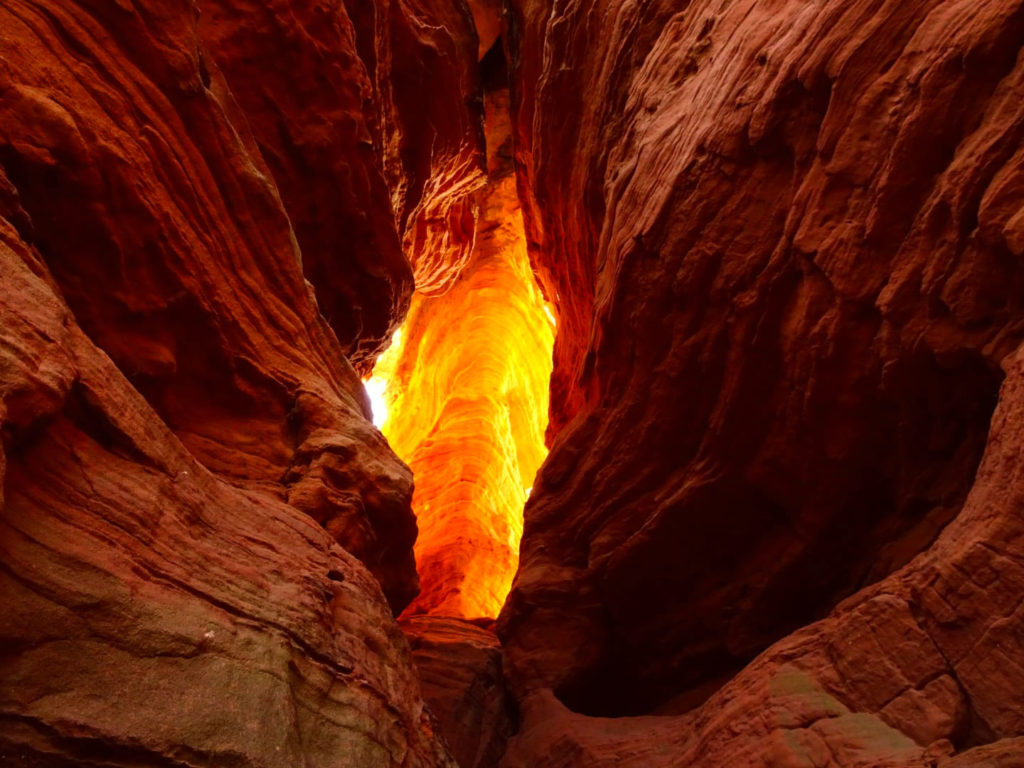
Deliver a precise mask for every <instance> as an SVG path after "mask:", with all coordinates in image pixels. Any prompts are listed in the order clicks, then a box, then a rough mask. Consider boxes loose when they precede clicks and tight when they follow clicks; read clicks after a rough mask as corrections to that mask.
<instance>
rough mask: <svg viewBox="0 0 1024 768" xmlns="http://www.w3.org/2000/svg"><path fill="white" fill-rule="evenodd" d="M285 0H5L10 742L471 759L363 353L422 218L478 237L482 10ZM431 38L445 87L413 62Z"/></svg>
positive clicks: (24, 761) (1, 606) (3, 352)
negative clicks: (423, 132) (408, 632)
mask: <svg viewBox="0 0 1024 768" xmlns="http://www.w3.org/2000/svg"><path fill="white" fill-rule="evenodd" d="M435 5H436V7H434V6H435ZM376 7H377V8H378V9H379V8H383V6H382V5H381V4H376ZM318 9H319V10H318ZM266 10H267V8H264V7H263V6H261V7H260V8H256V7H255V6H252V7H250V6H248V5H246V4H244V3H236V4H231V3H227V2H224V3H220V2H214V1H213V0H211V2H209V3H206V2H203V3H200V4H198V5H197V4H196V3H193V2H186V1H185V0H180V1H179V0H135V1H134V2H117V3H107V2H94V1H93V0H76V1H75V2H50V1H49V0H16V1H15V2H8V3H5V4H3V6H2V8H0V216H2V221H3V223H2V228H0V254H2V256H3V267H2V270H3V272H2V275H3V276H2V285H3V288H4V290H3V291H2V292H0V311H2V313H3V317H2V323H0V334H2V339H3V343H2V344H0V425H2V434H3V444H2V445H3V456H4V461H2V462H0V479H2V489H3V496H2V504H0V548H2V550H3V554H2V557H0V590H2V592H3V595H4V597H3V599H2V600H0V756H2V757H0V762H3V763H4V764H14V765H26V766H27V765H31V766H50V765H53V766H57V765H68V764H75V765H100V764H102V765H104V766H108V765H140V764H144V765H225V764H245V765H254V766H256V765H265V766H271V765H286V764H287V765H291V764H299V763H302V764H307V765H331V766H337V765H352V766H383V765H395V766H398V765H403V766H411V765H419V766H435V765H451V762H450V758H449V757H448V756H447V754H446V752H445V750H444V748H443V747H442V746H441V744H440V742H439V740H438V739H437V738H436V736H435V734H434V731H433V728H434V726H433V723H432V721H431V719H430V718H429V716H428V715H427V714H426V712H425V710H424V707H423V704H422V701H421V699H420V697H419V689H418V684H417V682H416V679H415V675H414V673H413V670H412V666H411V661H410V657H409V654H408V651H407V647H406V645H405V641H404V639H403V637H402V635H401V633H400V631H399V630H398V628H397V625H396V624H395V623H394V622H393V620H392V619H391V618H390V613H391V611H392V610H400V609H401V608H402V607H403V606H404V605H405V604H407V603H408V602H409V600H410V599H411V598H412V597H413V595H414V594H415V593H416V591H417V588H418V587H417V576H416V572H415V568H414V561H413V555H412V543H413V540H414V538H415V533H416V529H415V520H414V518H413V516H412V512H411V509H410V497H411V492H412V478H411V474H410V473H409V470H408V468H407V467H405V466H404V465H403V464H402V463H401V462H400V461H399V460H398V459H397V457H395V455H394V454H393V453H392V452H391V450H390V449H389V447H388V446H387V443H386V441H385V440H384V439H383V437H382V436H381V435H380V433H379V432H378V431H377V430H376V429H375V428H374V427H373V426H372V425H371V424H370V423H369V421H368V418H367V417H368V416H369V406H368V401H367V399H366V395H365V392H364V391H363V388H362V386H361V383H360V381H359V377H358V376H357V374H356V372H355V371H354V370H353V367H352V365H351V364H350V363H349V362H348V360H346V357H345V352H346V351H347V352H349V353H351V354H352V355H353V357H354V359H355V360H356V361H357V362H358V361H359V359H360V355H363V354H368V350H372V349H373V348H374V346H375V345H376V344H377V343H378V341H379V339H380V338H384V337H386V336H387V331H388V329H390V328H391V327H393V326H394V325H395V324H396V323H397V322H398V321H400V319H401V317H400V314H401V308H402V307H404V306H405V304H406V303H407V302H408V294H409V291H410V290H411V282H412V280H411V275H412V273H413V271H414V270H413V268H411V267H410V266H409V265H407V264H406V265H403V264H401V263H399V262H400V258H399V257H400V256H401V253H400V251H399V250H398V245H397V244H398V243H399V242H402V241H406V242H408V240H409V237H410V234H409V233H412V232H416V233H419V234H417V235H416V237H415V238H414V239H416V240H417V242H424V243H426V242H428V241H434V240H436V239H437V238H438V237H442V235H441V234H431V233H432V232H435V230H436V229H437V227H440V226H443V228H444V232H443V237H444V238H449V239H451V243H452V249H453V250H452V253H454V254H462V253H464V252H465V253H468V250H469V248H470V242H468V241H467V242H464V243H461V244H460V245H456V240H457V239H458V238H459V237H461V234H460V231H459V230H456V229H453V228H452V227H449V226H447V225H442V224H441V219H442V218H444V217H445V216H447V213H445V212H448V211H450V212H452V215H453V216H456V218H458V219H459V220H462V219H463V218H465V216H469V218H470V219H472V209H473V206H474V205H475V201H473V200H469V201H468V202H467V199H466V198H467V195H466V194H463V192H464V191H465V190H466V189H471V188H472V187H473V186H474V185H475V184H477V183H478V181H479V179H480V178H481V171H480V167H481V166H482V154H481V153H480V151H479V149H480V146H481V142H480V137H479V135H478V129H477V128H476V125H477V123H478V120H479V104H476V105H474V104H473V103H471V102H472V98H467V97H466V94H468V93H470V92H476V90H475V85H474V82H475V81H474V80H473V78H474V77H475V74H474V70H473V61H474V58H475V37H474V36H473V34H472V27H471V22H470V16H469V14H468V12H466V11H465V10H461V11H457V12H453V11H452V10H451V7H450V5H449V4H444V3H435V4H433V5H432V4H430V3H419V4H415V3H406V4H399V3H396V4H394V5H392V6H389V7H388V12H387V17H386V23H385V19H383V18H380V19H374V20H373V21H374V24H375V25H376V26H372V25H371V26H363V21H364V20H362V19H360V20H353V19H349V20H347V21H346V17H345V13H344V10H343V9H342V8H341V7H340V6H332V7H331V8H327V7H326V6H324V5H323V4H319V5H317V8H313V7H312V6H309V7H307V6H306V5H303V4H289V3H276V4H272V8H271V10H273V14H271V17H268V16H267V14H266V13H265V11H266ZM362 10H365V8H363V9H362ZM320 12H323V13H325V14H326V16H323V15H320V16H317V14H318V13H320ZM250 13H251V14H252V16H251V17H250V15H249V14H250ZM453 13H454V14H455V15H454V16H453ZM250 22H252V23H257V24H260V25H261V26H259V31H260V32H261V34H258V35H257V34H255V32H254V29H253V27H251V26H249V24H250ZM350 22H351V23H350ZM460 25H461V26H460ZM385 27H387V29H389V30H391V31H390V33H388V34H390V35H392V37H390V38H388V37H387V35H386V34H385V32H384V31H383V30H384V28H385ZM395 30H404V31H403V32H402V34H403V35H404V37H403V38H402V41H401V44H397V43H395V42H394V35H397V34H399V33H398V32H396V31H395ZM385 38H387V39H388V40H391V42H390V43H387V44H385V42H380V41H382V40H384V39H385ZM374 41H378V42H374ZM364 42H365V43H366V47H365V48H364V46H363V43H364ZM414 43H415V44H414ZM207 44H209V47H207ZM261 46H266V48H265V49H262V50H261ZM211 51H215V54H214V53H211ZM427 54H430V55H438V56H441V57H442V58H443V59H444V60H445V62H446V66H447V68H446V69H443V71H441V72H439V73H436V76H437V77H439V78H440V79H439V80H438V81H437V86H438V93H439V94H443V96H441V97H439V99H440V101H442V102H443V103H442V104H441V105H440V106H438V105H435V104H433V102H431V101H430V97H429V93H424V92H423V90H422V88H420V87H419V86H418V84H417V82H414V81H407V80H403V79H402V78H399V77H398V76H397V74H396V73H397V72H399V71H418V70H419V68H420V66H421V57H422V56H423V55H427ZM406 56H408V57H409V59H405V58H404V57H406ZM218 62H221V63H223V64H224V66H225V69H226V71H227V73H228V79H226V78H225V77H224V75H222V72H221V70H220V68H219V66H218ZM275 66H276V67H277V68H278V70H277V71H276V72H272V71H271V70H272V69H273V68H274V67H275ZM285 71H288V72H290V73H291V75H292V76H293V78H292V79H287V78H286V77H283V76H282V73H283V72H285ZM261 72H262V73H263V75H264V76H263V77H262V81H261V82H255V80H256V79H259V78H257V77H256V76H257V75H258V74H259V73H261ZM303 73H307V74H311V76H312V73H316V82H317V84H319V85H322V86H323V87H314V84H313V83H308V82H302V83H300V84H299V85H298V86H296V85H295V83H296V81H295V79H294V78H295V76H297V75H301V74H303ZM298 79H299V80H302V78H301V77H299V78H298ZM383 82H387V83H388V84H389V85H388V93H387V97H386V98H385V96H384V94H383V91H382V90H381V89H380V88H379V87H377V86H375V85H374V84H375V83H383ZM331 84H335V85H338V84H341V85H343V86H344V87H341V88H340V89H339V90H338V91H336V92H333V93H332V92H331V87H332V86H331ZM236 87H237V89H238V90H237V94H236V91H235V88H236ZM424 105H428V106H429V109H427V111H426V113H424V109H425V107H424ZM406 112H408V114H409V115H410V116H409V117H403V116H402V114H405V113H406ZM399 113H402V114H399ZM442 113H443V114H444V115H445V120H443V121H439V122H437V123H430V121H431V120H432V119H434V117H436V116H437V115H439V114H442ZM317 114H318V115H319V117H320V119H319V120H314V119H312V117H311V116H312V115H317ZM405 120H418V121H422V123H423V125H424V126H425V125H427V124H428V123H429V124H430V125H431V127H432V130H433V133H432V134H430V135H431V137H432V138H431V140H430V143H429V145H425V146H420V145H416V146H414V147H411V148H409V149H403V141H399V140H398V138H396V136H397V134H403V131H405V130H407V129H408V127H407V126H406V124H405V123H404V122H403V121H405ZM387 126H392V127H387ZM403 126H404V127H403ZM402 138H403V140H404V141H405V142H406V143H408V141H410V137H409V136H408V134H403V135H402ZM278 182H280V186H278ZM413 188H415V189H413ZM327 189H330V190H331V194H325V195H324V197H323V198H321V199H317V197H316V196H317V195H318V194H320V193H321V192H323V190H327ZM448 191H450V192H451V198H450V199H449V198H448V197H446V195H447V194H448ZM468 197H469V198H471V197H472V196H471V195H469V196H468ZM321 203H322V207H320V204H321ZM456 212H458V213H456ZM293 224H294V228H293ZM338 240H344V242H336V241H338ZM300 245H301V246H302V250H300V247H299V246H300ZM434 256H436V253H431V254H430V257H431V258H433V257H434ZM445 258H448V257H445ZM459 259H464V256H460V255H453V256H451V261H452V262H453V263H454V262H458V261H459ZM413 261H416V259H415V258H413ZM304 268H305V270H306V271H304ZM307 277H308V278H309V279H311V280H313V281H314V282H315V285H311V284H310V283H309V282H307ZM342 284H344V289H342V288H340V287H339V286H340V285H342ZM364 288H366V290H367V291H368V293H367V294H363V293H361V291H363V289H364ZM314 291H316V293H317V294H319V296H320V299H321V301H320V303H318V300H317V296H316V295H315V294H314ZM353 297H356V298H360V297H361V298H362V299H365V300H366V303H365V304H360V303H359V302H358V301H355V300H354V299H353ZM332 307H334V308H336V309H337V310H338V311H337V312H335V313H333V316H331V317H330V318H329V319H330V321H331V323H329V322H328V321H327V320H326V319H325V317H324V315H322V314H321V309H323V310H324V312H325V314H327V315H331V314H332V312H331V308H332ZM346 313H347V314H346ZM343 314H344V315H345V317H344V318H343V317H342V315H343ZM332 326H333V327H332ZM346 329H348V330H346ZM335 330H337V331H338V334H340V335H341V336H342V340H341V342H339V339H338V334H336V333H335ZM339 545H340V546H339ZM343 548H344V549H343ZM356 558H358V559H356ZM359 560H362V561H363V564H365V566H366V567H368V568H369V569H370V570H369V571H367V570H366V567H364V565H363V564H361V563H360V562H359ZM371 572H372V575H371ZM381 588H383V593H382V592H381ZM385 596H386V597H387V599H388V600H389V601H390V606H389V605H388V603H387V602H385Z"/></svg>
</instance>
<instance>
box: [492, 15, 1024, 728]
mask: <svg viewBox="0 0 1024 768" xmlns="http://www.w3.org/2000/svg"><path fill="white" fill-rule="evenodd" d="M513 6H514V9H515V14H514V24H513V32H514V36H513V41H512V45H511V48H510V50H511V55H512V58H513V60H514V61H515V62H516V68H515V71H514V76H513V83H514V89H515V91H516V93H517V99H516V101H515V104H514V112H515V115H516V117H515V135H516V141H517V160H518V163H519V167H520V169H521V177H520V181H521V185H520V188H521V193H522V196H523V200H524V209H525V212H526V225H527V231H528V239H529V241H530V242H531V244H532V245H533V257H534V259H535V263H536V265H537V268H538V270H539V271H540V272H541V273H542V276H543V278H544V280H545V282H546V284H547V285H548V293H549V295H552V296H554V297H556V298H557V300H558V305H559V313H560V325H559V334H558V339H557V340H556V344H555V373H554V381H553V384H552V429H553V430H554V434H556V437H555V440H554V443H553V446H552V451H551V455H550V456H549V458H548V460H547V461H546V463H545V465H544V468H543V469H542V470H541V472H540V474H539V475H538V481H537V484H536V486H535V488H534V492H533V495H532V497H531V499H530V502H529V503H528V505H527V511H526V527H525V532H524V538H523V548H522V553H521V557H522V561H521V567H520V571H519V574H518V576H517V580H516V585H515V587H514V589H513V592H512V594H511V596H510V600H509V603H508V604H507V606H506V609H505V612H504V614H503V617H502V622H501V625H500V634H501V635H502V636H503V637H504V638H505V640H506V643H507V649H508V655H509V659H510V660H511V662H512V668H513V669H514V670H515V678H516V680H517V681H518V682H519V684H520V685H521V687H522V689H523V690H532V689H541V688H551V689H554V690H555V691H556V692H557V694H558V696H559V697H560V698H561V700H562V701H563V702H564V703H566V704H567V705H568V706H569V707H570V708H571V709H575V710H577V711H579V712H582V713H585V714H593V715H623V714H639V713H644V712H650V711H652V710H654V709H656V708H658V707H660V706H671V705H672V704H671V702H673V700H676V699H679V698H680V697H682V700H685V701H689V702H690V704H691V705H692V704H693V703H699V701H700V700H701V699H702V698H703V697H705V696H706V695H707V694H708V693H709V692H710V691H713V690H714V689H715V687H716V686H718V685H720V684H721V682H722V680H723V679H727V678H728V677H729V676H730V675H731V674H733V673H735V672H736V671H738V670H739V669H740V668H741V667H742V666H743V665H744V664H745V663H746V662H747V661H749V660H750V659H751V658H753V657H754V656H755V655H756V654H757V653H759V652H760V651H761V650H762V649H764V648H765V647H766V646H767V645H769V644H770V643H771V642H773V641H775V640H777V639H778V638H780V637H782V636H783V635H785V634H786V633H788V632H790V631H792V630H793V629H795V628H797V627H799V626H801V625H803V624H805V623H807V622H809V621H810V620H813V619H815V618H818V617H820V616H822V615H824V613H826V612H827V611H828V610H829V609H830V608H831V607H832V606H834V605H835V604H836V603H837V602H838V601H839V600H840V599H842V598H843V597H845V596H847V595H849V594H851V593H853V592H855V591H856V590H857V589H859V588H860V587H863V586H864V585H866V584H871V583H874V582H877V581H878V580H880V579H882V578H884V577H885V576H886V575H887V574H889V573H892V572H893V571H894V570H896V569H898V568H900V567H901V566H903V565H904V564H906V563H907V562H908V561H909V560H910V559H911V558H913V557H914V556H915V555H916V554H917V553H919V552H921V551H923V550H926V549H927V548H928V547H929V545H930V544H931V543H932V541H933V540H934V539H935V537H936V535H937V534H938V533H939V532H940V531H941V530H942V529H943V527H944V526H945V525H947V524H948V523H949V522H950V521H951V520H953V519H955V518H956V516H957V515H958V514H959V513H960V510H961V508H962V506H963V503H964V499H965V497H966V495H967V493H968V490H969V489H970V488H971V484H972V481H973V478H974V473H975V470H976V468H977V466H978V462H979V460H980V457H981V455H982V451H983V450H984V447H985V445H986V440H987V435H988V429H989V421H990V417H991V414H992V410H993V407H994V405H995V403H996V400H997V392H998V388H999V385H1000V381H1001V379H1002V376H1003V373H1002V371H1001V365H1003V364H1004V363H1005V362H1006V361H1007V360H1008V359H1009V357H1008V356H1009V355H1011V354H1012V353H1013V352H1014V350H1015V349H1016V347H1017V345H1018V344H1019V343H1020V340H1021V330H1022V328H1024V322H1022V321H1024V313H1022V311H1021V310H1022V307H1021V296H1022V295H1024V294H1022V293H1021V282H1022V279H1024V272H1022V271H1021V270H1020V269H1019V263H1018V262H1019V257H1020V255H1021V216H1020V210H1021V200H1022V195H1021V178H1022V176H1021V174H1022V167H1024V160H1022V156H1021V151H1020V146H1021V136H1022V131H1024V112H1022V110H1021V104H1022V100H1021V98H1020V97H1021V89H1022V84H1024V80H1022V78H1024V67H1022V65H1021V63H1020V60H1019V53H1020V50H1021V46H1022V44H1024V5H1022V4H1021V3H1020V2H1018V1H1017V0H1000V1H997V2H991V3H986V4H985V5H984V6H983V7H981V6H978V5H977V4H976V3H970V2H966V1H965V0H920V1H919V2H912V3H890V2H883V1H882V0H860V1H858V2H852V3H851V2H824V3H817V4H812V5H808V4H806V3H802V2H779V3H760V2H753V0H750V1H747V0H728V1H726V2H719V1H714V2H713V1H711V0H708V1H706V2H705V1H703V0H699V1H696V2H690V3H687V4H685V7H682V8H681V7H680V6H679V4H678V3H675V2H652V3H622V2H617V1H614V2H613V1H612V0H609V1H608V2H597V3H592V4H587V5H584V4H555V3H551V2H543V1H542V0H519V1H518V2H515V3H513ZM598 39H599V40H602V41H604V44H602V45H600V46H595V45H592V44H591V41H593V40H598ZM1009 503H1010V499H1009V497H1007V499H1006V504H1007V505H1009ZM1003 512H1004V513H1005V514H1011V511H1010V507H1009V506H1004V508H1003ZM992 557H993V558H995V557H996V555H995V554H993V555H992ZM921 586H922V587H924V584H921ZM996 588H997V589H1001V588H1000V587H996ZM1016 647H1017V648H1019V644H1018V645H1017V646H1016Z"/></svg>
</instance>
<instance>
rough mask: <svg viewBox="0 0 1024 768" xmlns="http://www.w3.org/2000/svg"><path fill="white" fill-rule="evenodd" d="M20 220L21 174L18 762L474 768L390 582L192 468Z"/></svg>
mask: <svg viewBox="0 0 1024 768" xmlns="http://www.w3.org/2000/svg"><path fill="white" fill-rule="evenodd" d="M4 28H5V29H9V28H8V27H4ZM14 201H15V194H14V190H13V187H11V186H10V185H9V184H8V183H7V179H6V178H5V177H4V176H3V175H2V174H0V278H2V283H3V286H4V290H3V291H2V292H0V427H2V434H3V444H2V445H3V452H2V453H0V455H2V456H4V457H5V461H0V481H2V485H0V487H2V489H3V495H2V497H0V763H2V764H3V765H5V766H7V765H10V766H31V767H32V768H49V767H50V766H53V767H55V768H56V767H57V766H69V765H74V766H100V765H102V766H140V765H153V766H158V765H159V766H185V765H189V766H199V765H203V766H214V765H216V766H222V765H247V766H250V765H251V766H283V765H299V764H301V765H309V766H353V767H355V766H359V767H360V768H362V767H365V768H369V767H370V766H374V767H376V766H411V765H417V766H441V765H443V766H453V765H454V764H453V763H452V762H451V761H450V759H449V758H448V757H447V756H446V754H445V752H444V750H443V747H441V746H440V744H439V743H438V742H437V740H436V739H435V738H434V735H433V732H432V725H431V721H430V719H429V718H428V716H427V715H426V714H425V711H424V709H423V705H422V702H421V700H420V698H419V693H418V685H417V683H416V680H415V677H414V674H413V672H412V667H411V664H410V659H409V655H408V650H407V646H406V644H405V642H404V640H403V639H402V636H401V633H400V630H399V629H398V627H397V625H396V624H395V623H394V621H393V620H392V618H391V616H390V611H389V609H388V607H387V604H386V603H385V601H384V597H383V595H382V594H381V592H380V589H379V587H378V585H377V582H376V580H375V579H374V578H373V577H372V576H371V575H370V574H369V572H368V571H367V570H366V569H365V568H364V567H363V566H362V565H361V564H360V563H359V562H358V561H357V560H355V558H353V557H352V556H351V555H349V554H348V553H346V552H345V551H344V550H342V549H341V548H340V547H339V546H338V545H337V544H336V543H335V542H334V541H333V540H332V539H331V538H330V537H329V536H328V535H327V534H326V533H324V531H322V530H321V529H320V528H319V526H317V525H316V524H315V523H314V522H313V521H312V520H311V519H310V518H309V517H308V516H307V515H304V514H302V513H300V512H298V511H297V510H295V509H294V508H293V507H291V506H289V505H287V504H285V503H283V502H282V501H280V500H278V499H277V498H275V497H274V495H273V494H271V493H268V492H266V491H262V490H246V489H243V488H239V487H237V486H234V485H232V484H230V483H229V482H227V481H225V480H224V479H221V478H219V477H217V476H216V475H215V474H213V473H211V472H210V471H208V470H207V469H206V468H205V467H204V466H203V465H202V464H201V463H199V462H198V461H196V459H195V458H194V457H192V456H191V455H190V454H189V453H188V451H187V450H186V449H185V447H184V446H183V445H182V444H181V442H180V441H179V440H178V439H177V438H176V437H175V436H174V434H173V433H172V432H171V431H170V430H169V429H167V427H165V426H164V425H163V423H162V422H161V421H160V418H159V417H158V416H157V414H156V413H155V412H154V411H153V410H152V409H151V408H150V406H149V405H148V404H147V403H146V401H145V400H144V399H143V398H142V397H141V396H140V395H139V394H138V393H137V392H136V391H135V390H134V389H133V388H132V387H131V385H130V384H129V382H128V381H127V380H126V379H125V378H124V377H123V376H122V375H121V373H120V372H119V371H118V370H117V368H116V367H115V366H114V365H113V364H112V362H111V360H110V358H108V357H107V356H106V355H105V354H103V352H101V351H100V350H98V349H97V348H96V347H95V346H94V345H93V344H92V343H91V342H90V341H89V340H88V339H87V338H86V336H85V334H83V333H82V331H81V330H80V329H79V328H78V326H77V325H76V323H75V321H74V318H73V317H72V314H71V312H70V311H69V309H68V308H67V306H66V305H65V304H64V303H63V301H62V300H61V299H60V298H58V296H57V294H56V293H55V290H56V285H55V283H54V281H53V280H52V279H51V278H50V276H49V275H48V274H47V272H46V268H45V266H43V263H42V260H41V259H40V258H39V254H38V253H37V252H35V251H34V250H33V249H32V248H30V246H29V245H28V244H27V243H26V242H25V240H24V236H23V234H21V233H20V232H19V230H20V231H21V232H23V231H24V230H25V229H26V228H27V227H28V226H29V225H28V217H27V215H26V214H25V212H24V211H21V210H18V208H17V207H16V203H15V202H14Z"/></svg>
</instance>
